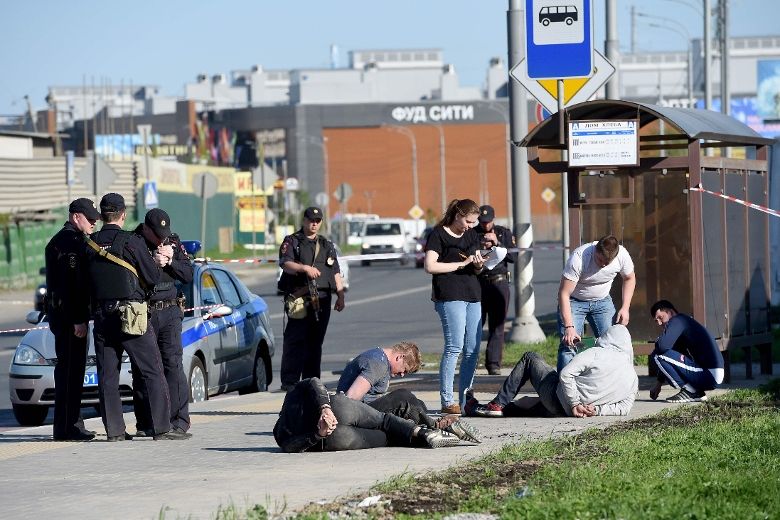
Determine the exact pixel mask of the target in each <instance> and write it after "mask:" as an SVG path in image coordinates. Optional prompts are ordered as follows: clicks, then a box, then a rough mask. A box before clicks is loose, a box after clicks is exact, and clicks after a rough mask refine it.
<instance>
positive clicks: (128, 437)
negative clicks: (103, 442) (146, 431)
mask: <svg viewBox="0 0 780 520" xmlns="http://www.w3.org/2000/svg"><path fill="white" fill-rule="evenodd" d="M107 440H108V442H119V441H132V440H133V436H132V435H130V434H129V433H127V432H125V433H123V434H122V435H109V436H108V438H107Z"/></svg>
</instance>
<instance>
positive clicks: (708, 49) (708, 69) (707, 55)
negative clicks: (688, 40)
mask: <svg viewBox="0 0 780 520" xmlns="http://www.w3.org/2000/svg"><path fill="white" fill-rule="evenodd" d="M710 2H711V0H704V38H703V41H702V45H704V108H705V109H707V110H712V35H711V34H710V32H711V25H712V24H711V21H712V15H711V11H712V6H711V3H710Z"/></svg>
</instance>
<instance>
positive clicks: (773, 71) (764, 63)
mask: <svg viewBox="0 0 780 520" xmlns="http://www.w3.org/2000/svg"><path fill="white" fill-rule="evenodd" d="M757 68H758V71H757V72H758V81H757V82H756V84H757V85H758V92H757V93H756V97H757V98H758V103H757V105H758V106H757V107H756V108H757V112H758V116H759V117H761V118H762V119H765V120H766V119H771V120H780V60H758V62H757Z"/></svg>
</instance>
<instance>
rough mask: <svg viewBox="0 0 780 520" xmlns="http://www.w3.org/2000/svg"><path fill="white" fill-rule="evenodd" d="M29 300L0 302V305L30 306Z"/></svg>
mask: <svg viewBox="0 0 780 520" xmlns="http://www.w3.org/2000/svg"><path fill="white" fill-rule="evenodd" d="M30 303H31V302H30V300H0V306H1V305H30Z"/></svg>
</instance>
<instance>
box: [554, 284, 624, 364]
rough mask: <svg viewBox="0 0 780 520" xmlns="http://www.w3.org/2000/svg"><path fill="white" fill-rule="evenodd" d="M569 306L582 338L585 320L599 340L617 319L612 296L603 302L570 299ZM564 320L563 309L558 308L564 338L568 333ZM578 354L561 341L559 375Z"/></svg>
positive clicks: (560, 328) (559, 346) (560, 330)
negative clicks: (564, 326) (562, 316)
mask: <svg viewBox="0 0 780 520" xmlns="http://www.w3.org/2000/svg"><path fill="white" fill-rule="evenodd" d="M569 305H570V306H571V317H572V319H573V320H574V323H573V324H572V325H574V330H576V331H577V334H578V335H579V336H580V337H582V332H583V330H584V329H585V320H588V324H589V325H590V328H591V329H592V330H593V335H594V336H596V337H597V338H598V337H599V336H601V335H602V334H604V333H605V332H606V331H607V329H608V328H609V327H610V326H612V320H613V319H614V317H615V305H614V304H613V303H612V296H609V295H607V297H606V298H603V299H601V300H593V301H583V300H578V299H576V298H569ZM563 325H564V323H563V320H562V318H561V308H560V307H558V332H559V333H560V335H561V338H563V335H564V333H565V332H566V331H565V330H564V328H563ZM576 354H577V350H576V349H575V348H574V347H570V346H568V345H564V344H563V340H561V343H560V345H558V373H559V374H560V373H561V370H562V369H563V367H565V366H566V365H567V364H569V361H571V360H572V358H573V357H574V356H575V355H576Z"/></svg>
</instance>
